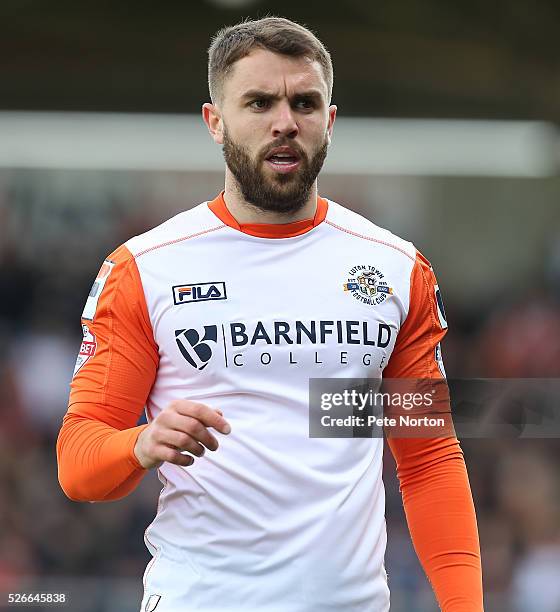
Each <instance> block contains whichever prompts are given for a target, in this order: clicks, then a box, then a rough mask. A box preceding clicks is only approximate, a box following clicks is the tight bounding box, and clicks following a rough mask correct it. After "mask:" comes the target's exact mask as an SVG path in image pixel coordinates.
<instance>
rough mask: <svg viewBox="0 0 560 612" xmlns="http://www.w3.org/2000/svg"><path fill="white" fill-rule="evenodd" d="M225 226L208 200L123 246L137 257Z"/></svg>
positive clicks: (135, 237)
mask: <svg viewBox="0 0 560 612" xmlns="http://www.w3.org/2000/svg"><path fill="white" fill-rule="evenodd" d="M223 227H224V224H223V222H222V221H220V219H218V218H217V217H216V216H215V215H214V214H213V213H212V211H210V209H209V208H208V205H207V202H203V203H202V204H198V205H197V206H195V207H194V208H191V209H190V210H186V211H184V212H181V213H179V214H178V215H175V216H174V217H172V218H171V219H168V220H167V221H165V222H164V223H162V224H161V225H158V226H157V227H154V228H153V229H151V230H148V231H147V232H145V233H143V234H140V235H138V236H134V237H133V238H130V239H129V240H127V241H126V242H125V243H124V245H123V246H124V247H126V249H127V250H128V251H129V252H130V254H131V256H132V257H134V258H135V259H136V258H138V257H141V256H143V255H145V254H147V253H150V252H153V251H156V250H159V249H163V248H165V247H169V246H172V245H174V244H177V243H181V242H184V241H186V240H189V239H193V238H197V237H200V236H204V235H206V234H209V233H211V232H213V231H215V230H219V229H221V228H223Z"/></svg>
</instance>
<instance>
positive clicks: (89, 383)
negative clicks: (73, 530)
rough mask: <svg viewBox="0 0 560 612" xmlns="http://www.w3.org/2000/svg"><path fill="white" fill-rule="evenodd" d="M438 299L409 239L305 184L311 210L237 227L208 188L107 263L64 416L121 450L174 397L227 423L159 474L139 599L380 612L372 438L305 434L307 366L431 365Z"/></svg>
mask: <svg viewBox="0 0 560 612" xmlns="http://www.w3.org/2000/svg"><path fill="white" fill-rule="evenodd" d="M437 296H438V287H437V284H436V280H435V277H434V274H433V271H432V269H431V267H430V265H429V263H428V262H427V261H426V260H425V259H424V258H423V257H422V256H421V255H420V254H419V253H418V252H417V251H416V249H415V247H414V246H413V245H412V244H411V243H410V242H406V241H404V240H402V239H400V238H398V237H396V236H394V235H393V234H391V233H390V232H388V231H386V230H384V229H381V228H379V227H377V226H376V225H374V224H373V223H371V222H369V221H367V220H366V219H364V218H363V217H361V216H360V215H358V214H356V213H353V212H351V211H349V210H348V209H346V208H344V207H342V206H340V205H339V204H337V203H335V202H332V201H329V200H326V199H323V198H318V202H317V212H316V214H315V217H314V219H312V220H307V221H300V222H296V223H290V224H286V225H278V226H269V225H267V226H263V225H258V224H257V225H245V226H240V225H239V224H237V222H236V221H235V219H233V217H232V216H231V215H230V214H229V212H228V210H227V208H226V206H225V203H224V200H223V194H220V196H218V197H217V198H216V199H215V200H213V201H212V202H205V203H203V204H200V205H198V206H196V207H195V208H193V209H191V210H189V211H187V212H183V213H181V214H179V215H177V216H176V217H174V218H172V219H170V220H169V221H167V222H166V223H164V224H162V225H160V226H159V227H157V228H155V229H153V230H151V231H149V232H147V233H145V234H142V235H140V236H137V237H134V238H132V239H131V240H129V241H128V242H127V243H126V244H124V245H123V246H121V247H119V248H118V249H117V250H116V251H115V252H114V253H112V254H111V255H110V256H109V257H108V258H107V260H106V262H105V263H104V264H103V266H102V269H101V271H100V273H99V275H98V278H97V279H96V282H95V283H94V286H93V288H92V291H91V293H90V296H89V297H88V300H87V303H86V307H85V309H84V313H83V318H82V325H83V329H84V342H83V344H82V348H81V350H80V356H79V358H78V362H77V364H76V373H75V376H74V380H73V382H72V391H71V398H70V408H69V414H70V415H72V414H74V415H77V416H81V417H88V418H92V419H96V420H98V421H100V422H101V423H106V424H108V425H111V426H112V427H116V428H117V429H121V430H123V432H122V440H121V443H122V444H128V445H129V449H131V448H132V446H133V437H132V434H131V433H127V431H128V432H132V431H133V430H131V429H127V428H132V427H133V426H134V425H135V424H136V422H137V419H138V417H139V415H140V414H141V412H142V410H143V409H144V407H145V409H146V413H147V417H148V420H149V421H151V420H152V419H153V418H155V417H156V416H157V414H158V413H159V412H160V411H162V410H164V409H165V408H166V406H167V405H169V403H170V402H171V401H173V400H177V399H183V398H186V399H190V400H196V401H198V402H202V403H205V404H208V405H209V406H211V407H213V408H217V409H220V410H221V411H222V412H223V414H224V416H225V418H226V419H227V420H228V422H229V423H230V424H231V427H232V433H231V434H230V435H229V436H220V448H219V449H218V451H217V452H215V453H206V454H205V455H204V456H203V457H201V458H199V459H197V460H196V461H195V463H194V464H193V465H192V466H191V467H188V468H183V467H180V466H177V465H173V464H168V463H164V464H163V465H162V466H161V468H160V469H159V475H160V479H161V480H162V482H163V484H164V487H163V490H162V492H161V496H160V500H159V505H158V511H157V516H156V518H155V520H154V521H153V523H152V524H151V525H150V526H149V527H148V529H147V531H146V544H147V546H148V548H149V550H150V552H151V553H152V555H153V560H152V562H151V563H150V565H149V567H148V568H147V570H146V573H145V595H144V601H143V604H142V610H151V609H155V610H157V611H158V612H176V611H179V610H180V611H188V610H199V611H204V612H210V611H212V612H214V611H216V612H217V611H226V610H231V611H241V610H243V611H245V610H251V611H262V612H276V611H278V612H287V611H288V612H326V611H328V610H332V611H335V610H336V611H340V610H345V611H352V610H354V611H360V612H369V611H371V612H381V611H383V610H388V609H389V592H388V587H387V576H386V573H385V570H384V552H385V544H386V531H385V517H384V509H385V500H384V490H383V484H382V480H381V470H382V454H383V440H382V439H371V438H370V439H368V438H359V439H353V438H338V439H337V438H310V437H309V409H308V388H309V379H310V378H341V377H343V378H379V377H381V376H382V375H385V376H389V377H395V378H398V377H408V378H441V377H442V376H444V373H443V364H442V361H441V352H440V351H439V348H438V347H439V342H440V340H441V339H442V337H443V336H444V334H445V331H446V329H445V328H446V327H447V323H446V321H445V315H444V312H443V307H442V305H441V301H440V307H438V297H437ZM217 435H219V434H217ZM128 457H129V462H130V464H131V465H133V469H136V470H137V472H140V470H139V469H138V468H139V466H138V464H137V462H135V458H134V457H133V455H132V450H130V451H129V456H128ZM115 469H120V468H117V466H115ZM123 474H124V472H123ZM101 480H102V479H101ZM138 480H139V476H138V474H136V475H135V476H133V477H132V479H129V482H128V484H127V483H124V482H123V485H122V492H123V493H124V492H125V491H128V490H129V488H127V487H128V486H129V485H130V483H131V482H132V481H134V483H137V481H138Z"/></svg>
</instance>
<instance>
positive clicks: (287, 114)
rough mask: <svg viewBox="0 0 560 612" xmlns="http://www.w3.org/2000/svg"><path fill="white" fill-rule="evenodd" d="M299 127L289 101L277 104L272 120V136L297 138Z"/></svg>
mask: <svg viewBox="0 0 560 612" xmlns="http://www.w3.org/2000/svg"><path fill="white" fill-rule="evenodd" d="M298 132H299V127H298V124H297V121H296V118H295V116H294V113H293V110H292V107H291V106H290V104H289V102H287V101H285V100H283V101H282V102H280V103H279V104H277V105H276V112H275V113H274V117H273V120H272V136H273V137H274V138H278V137H280V136H286V137H288V138H295V137H296V136H297V135H298Z"/></svg>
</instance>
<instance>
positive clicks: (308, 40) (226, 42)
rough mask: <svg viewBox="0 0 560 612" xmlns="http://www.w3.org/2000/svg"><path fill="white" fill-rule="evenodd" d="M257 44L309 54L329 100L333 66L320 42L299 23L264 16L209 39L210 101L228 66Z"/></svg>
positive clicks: (298, 54) (215, 97)
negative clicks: (317, 69) (318, 67)
mask: <svg viewBox="0 0 560 612" xmlns="http://www.w3.org/2000/svg"><path fill="white" fill-rule="evenodd" d="M257 47H260V48H262V49H267V50H269V51H273V52H274V53H281V54H282V55H289V56H292V57H309V58H310V59H312V60H316V61H317V62H319V64H320V65H321V68H322V69H323V74H324V76H325V80H326V82H327V90H328V94H329V99H330V97H331V95H332V86H333V67H332V61H331V56H330V54H329V52H328V51H327V49H326V48H325V46H324V45H323V43H322V42H321V41H320V40H319V39H318V38H317V37H316V36H315V34H313V32H311V31H310V30H308V29H307V28H306V27H304V26H302V25H300V24H299V23H295V22H294V21H290V20H289V19H284V18H283V17H264V18H263V19H257V20H251V19H248V20H245V21H242V22H241V23H238V24H236V25H234V26H228V27H225V28H222V29H221V30H219V32H217V34H216V35H215V36H214V38H213V39H212V44H211V45H210V48H209V49H208V88H209V90H210V98H211V99H212V101H213V102H215V101H216V100H218V99H219V98H220V96H221V92H222V88H223V84H224V80H225V78H226V76H227V75H228V72H229V70H230V69H231V66H233V64H234V63H235V62H236V61H237V60H240V59H241V58H243V57H245V56H246V55H249V53H250V52H251V51H252V50H253V49H254V48H257Z"/></svg>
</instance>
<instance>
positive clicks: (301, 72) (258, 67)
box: [224, 49, 328, 99]
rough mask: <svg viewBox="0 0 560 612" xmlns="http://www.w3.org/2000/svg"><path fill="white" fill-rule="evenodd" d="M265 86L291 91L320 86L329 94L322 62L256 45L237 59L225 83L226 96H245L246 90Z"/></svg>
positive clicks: (266, 88)
mask: <svg viewBox="0 0 560 612" xmlns="http://www.w3.org/2000/svg"><path fill="white" fill-rule="evenodd" d="M255 89H258V90H262V91H267V92H271V93H276V94H283V93H287V94H288V95H291V94H293V93H297V92H298V91H308V90H311V89H317V90H320V91H321V92H322V93H323V96H324V97H325V99H326V98H327V97H328V91H327V83H326V81H325V77H324V75H323V69H322V68H321V64H319V62H317V61H316V60H312V59H311V58H308V57H291V56H289V55H281V54H279V53H273V52H272V51H268V50H267V49H253V50H252V51H251V53H249V55H246V56H245V57H242V58H241V59H240V60H237V62H235V64H233V66H232V67H231V69H230V72H229V74H228V76H227V78H226V80H225V83H224V93H225V97H226V98H227V97H229V96H233V97H239V96H242V95H243V93H244V92H245V91H249V90H255Z"/></svg>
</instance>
